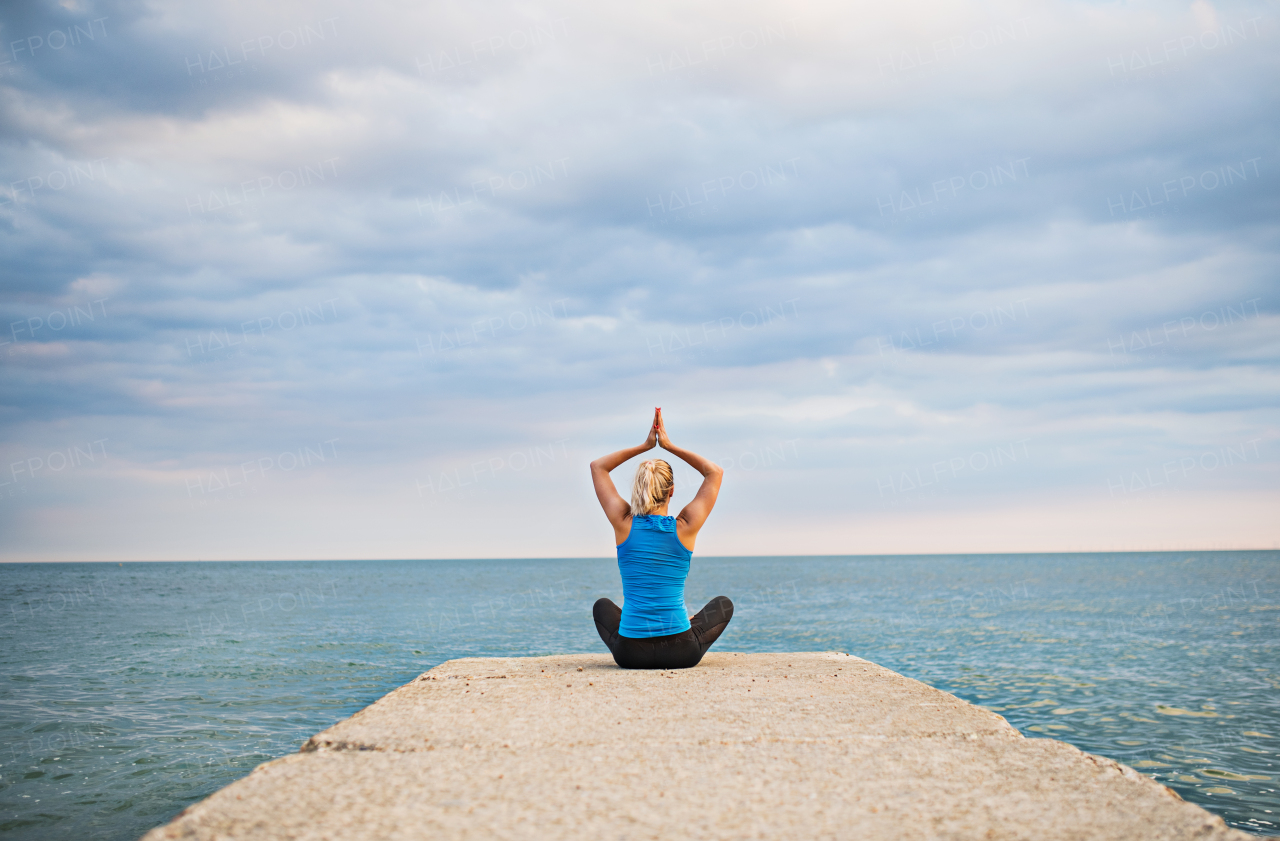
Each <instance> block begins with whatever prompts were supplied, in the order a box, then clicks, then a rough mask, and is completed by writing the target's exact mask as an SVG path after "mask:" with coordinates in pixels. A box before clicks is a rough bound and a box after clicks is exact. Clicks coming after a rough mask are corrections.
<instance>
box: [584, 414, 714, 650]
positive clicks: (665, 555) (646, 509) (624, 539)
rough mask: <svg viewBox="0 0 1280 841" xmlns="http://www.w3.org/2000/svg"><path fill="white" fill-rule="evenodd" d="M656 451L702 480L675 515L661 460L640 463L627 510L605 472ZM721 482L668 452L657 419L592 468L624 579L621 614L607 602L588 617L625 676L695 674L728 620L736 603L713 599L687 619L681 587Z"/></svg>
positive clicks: (701, 464)
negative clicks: (639, 439) (641, 437)
mask: <svg viewBox="0 0 1280 841" xmlns="http://www.w3.org/2000/svg"><path fill="white" fill-rule="evenodd" d="M655 445H661V446H662V448H663V449H665V450H667V451H668V452H670V453H673V454H675V455H677V456H679V457H680V458H681V459H683V460H684V461H685V462H686V463H687V464H689V466H690V467H692V468H693V469H694V470H697V471H698V472H699V473H701V474H702V477H703V479H702V485H701V486H700V487H699V489H698V492H697V494H695V495H694V498H693V500H692V501H691V502H690V503H689V504H688V505H686V506H685V507H684V509H683V510H682V511H681V512H680V514H679V515H678V516H676V517H672V516H670V515H669V514H668V513H667V508H668V507H669V505H670V503H671V499H672V497H673V496H674V494H675V476H674V473H673V472H672V470H671V465H670V464H668V463H667V462H665V461H663V460H661V459H650V460H647V461H644V462H641V464H640V466H639V467H638V468H637V470H636V476H635V481H634V482H633V484H632V490H631V504H630V505H628V504H627V503H626V502H624V501H623V499H622V497H621V496H620V495H619V494H618V491H617V488H615V487H614V485H613V480H612V479H611V478H610V477H609V472H610V471H612V470H613V469H614V468H615V467H617V466H618V465H620V464H622V463H623V462H624V461H627V460H628V459H630V458H633V457H634V456H637V455H639V454H640V453H643V452H646V451H648V450H651V449H653V447H654V446H655ZM723 476H724V471H722V470H721V469H720V468H719V467H718V466H717V465H715V464H713V463H712V462H711V461H709V460H708V459H705V458H703V457H702V456H699V455H698V454H696V453H693V452H690V451H688V450H683V449H680V448H679V447H676V446H674V445H672V443H671V441H670V439H669V438H668V437H667V432H666V428H665V425H664V424H663V420H662V410H661V409H658V410H655V411H654V418H653V426H652V427H650V430H649V437H648V438H647V439H646V440H645V443H644V444H642V445H640V446H638V447H628V448H627V449H624V450H619V451H618V452H616V453H612V454H610V455H607V456H604V457H603V458H599V459H596V460H595V461H593V462H591V478H592V481H593V483H594V484H595V489H596V497H597V498H598V499H599V500H600V506H601V507H602V508H603V509H604V512H605V516H606V517H608V518H609V522H610V524H611V525H613V530H614V538H615V541H614V543H615V545H616V546H617V550H618V572H619V574H620V575H621V577H622V599H623V602H622V603H623V606H622V607H618V606H617V605H616V604H614V602H613V601H612V600H610V599H600V600H599V601H597V602H596V604H595V607H594V610H593V614H594V618H595V623H596V630H597V631H598V632H599V633H600V639H601V640H603V641H604V643H605V645H606V646H608V648H609V651H610V652H612V654H613V659H614V662H616V663H617V664H618V665H619V666H621V667H623V668H629V669H679V668H689V667H691V666H696V665H697V664H698V662H699V661H701V659H702V655H703V654H705V653H706V651H707V649H708V648H710V647H711V644H712V643H714V642H715V641H716V639H718V638H719V636H720V634H721V633H722V632H723V631H724V629H725V628H726V627H727V626H728V624H729V620H730V619H732V618H733V602H731V601H730V600H729V599H728V598H727V597H725V596H717V597H716V598H714V599H712V600H711V601H710V602H708V603H707V605H706V606H705V607H703V609H702V610H700V611H698V613H696V614H695V615H694V616H692V617H686V615H685V606H684V584H685V580H686V579H687V578H688V576H689V567H690V564H691V562H692V560H693V546H694V542H695V541H696V540H697V537H698V532H699V531H700V530H701V528H702V525H703V524H704V523H705V522H706V520H707V517H708V516H709V515H710V514H711V509H712V508H713V507H715V503H716V498H717V496H718V495H719V492H720V482H721V480H722V478H723Z"/></svg>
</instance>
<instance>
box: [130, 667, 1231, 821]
mask: <svg viewBox="0 0 1280 841" xmlns="http://www.w3.org/2000/svg"><path fill="white" fill-rule="evenodd" d="M1251 837H1252V836H1249V835H1246V834H1245V833H1242V832H1238V831H1235V830H1232V829H1230V828H1228V827H1227V826H1226V825H1225V824H1224V823H1223V822H1222V820H1221V819H1220V818H1218V817H1215V816H1213V815H1211V814H1209V813H1208V812H1206V811H1204V810H1203V809H1201V808H1199V807H1198V806H1194V805H1191V804H1189V803H1186V802H1184V801H1183V800H1181V799H1180V798H1179V797H1178V796H1177V795H1176V794H1174V793H1173V792H1172V791H1170V790H1169V789H1167V788H1165V787H1164V786H1162V785H1160V784H1159V783H1156V782H1155V781H1153V780H1151V779H1150V778H1148V777H1146V776H1144V775H1142V774H1140V773H1138V772H1137V771H1134V770H1133V769H1131V768H1128V767H1127V766H1124V765H1120V764H1119V763H1116V762H1113V761H1112V760H1109V759H1104V758H1102V757H1098V756H1093V755H1091V754H1087V753H1083V752H1081V751H1079V750H1077V749H1076V748H1074V747H1071V746H1070V745H1067V744H1064V743H1063V742H1056V741H1052V740H1050V739H1025V738H1023V737H1022V735H1021V734H1020V733H1018V731H1017V730H1015V729H1014V728H1013V727H1012V726H1010V725H1009V724H1008V722H1006V721H1005V720H1004V719H1003V718H1002V717H1001V716H999V715H996V714H995V713H992V712H988V711H986V710H983V709H981V708H979V707H975V706H973V705H972V704H969V703H966V702H965V701H962V700H960V699H959V698H956V697H955V696H953V695H949V694H947V693H945V692H940V691H938V690H936V689H933V688H931V687H929V686H926V685H925V684H923V683H920V682H918V681H914V680H911V679H909V678H906V677H903V676H902V675H899V674H897V673H896V672H892V671H889V670H888V669H884V668H881V667H880V666H877V665H875V664H874V663H871V662H868V661H866V660H861V659H858V658H857V657H851V656H849V655H846V654H837V653H803V654H734V653H732V652H713V653H711V654H708V655H707V657H706V658H705V659H704V660H703V661H702V664H701V665H699V666H698V667H697V668H695V669H685V670H679V671H665V672H659V671H624V670H622V669H619V668H617V667H616V666H615V665H614V664H613V661H612V660H611V659H610V658H609V657H608V655H566V656H557V657H529V658H510V659H503V658H492V659H489V658H485V659H465V660H451V661H449V662H447V663H444V664H442V665H440V666H438V667H436V668H434V669H432V670H431V671H429V672H427V673H426V674H424V675H422V676H421V677H419V678H417V679H416V680H414V681H413V682H412V683H409V684H406V685H405V686H402V687H400V688H399V689H397V690H395V691H394V692H391V693H390V694H388V695H387V696H386V697H384V698H382V699H381V700H379V701H378V702H377V703H375V704H373V705H372V706H370V707H368V708H366V709H364V710H362V711H360V712H358V713H356V714H355V715H354V716H352V717H351V718H349V719H347V720H346V721H343V722H341V723H339V724H338V725H336V726H334V727H331V728H330V729H328V730H325V731H324V732H322V733H320V734H318V735H316V736H314V737H312V738H311V740H310V741H309V742H308V743H307V744H306V746H304V747H303V749H302V752H300V753H298V754H295V755H292V756H287V757H284V758H283V759H277V760H275V761H273V762H268V763H265V764H263V765H261V766H259V767H258V768H256V769H255V770H254V771H253V773H251V774H250V775H249V776H248V777H245V778H244V779H242V780H239V781H238V782H236V783H233V784H232V785H229V786H227V787H226V788H224V789H222V790H221V791H219V792H216V793H215V794H213V795H212V796H210V797H209V798H208V799H206V800H204V801H203V802H201V803H197V804H195V805H193V806H191V807H190V808H188V809H186V810H185V811H184V812H183V813H182V814H180V815H179V816H178V817H177V818H175V819H174V821H173V822H172V823H170V824H168V825H166V826H162V827H159V828H157V829H155V830H152V831H151V832H150V833H148V834H147V835H146V836H145V839H144V841H162V839H166V840H167V839H263V841H266V839H271V841H277V839H335V841H336V839H342V841H356V840H357V839H369V841H386V840H387V839H394V840H395V841H400V839H405V841H407V840H408V839H424V840H425V839H433V841H434V839H444V838H458V839H462V838H466V839H481V838H501V839H583V838H587V839H663V840H664V841H665V840H666V839H679V840H680V841H685V839H704V838H707V839H711V838H715V839H721V838H724V839H728V838H734V839H737V838H742V839H746V838H752V839H755V838H795V839H816V838H850V839H886V841H888V839H895V841H896V839H903V838H912V839H928V838H939V839H984V841H989V840H990V839H1028V841H1030V839H1035V841H1049V839H1089V841H1100V840H1101V839H1116V841H1121V839H1123V841H1137V840H1138V839H1151V841H1172V839H1198V841H1210V839H1212V841H1217V839H1242V840H1243V839H1248V838H1251Z"/></svg>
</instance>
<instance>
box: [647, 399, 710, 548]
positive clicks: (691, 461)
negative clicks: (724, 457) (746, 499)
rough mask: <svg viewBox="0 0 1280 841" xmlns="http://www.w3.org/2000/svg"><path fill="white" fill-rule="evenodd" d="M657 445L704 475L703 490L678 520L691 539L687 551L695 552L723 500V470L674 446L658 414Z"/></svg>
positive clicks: (708, 460) (688, 451)
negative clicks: (704, 528)
mask: <svg viewBox="0 0 1280 841" xmlns="http://www.w3.org/2000/svg"><path fill="white" fill-rule="evenodd" d="M658 445H659V446H660V447H662V449H664V450H666V451H667V452H669V453H671V454H672V455H673V456H677V457H679V458H680V459H681V460H683V461H684V463H685V464H687V465H689V466H690V467H692V468H693V469H694V470H696V471H698V472H699V473H701V474H702V486H701V487H699V488H698V492H697V493H696V494H694V497H693V499H692V500H690V502H689V504H688V505H686V506H685V507H684V508H683V509H682V510H681V511H680V516H679V517H677V518H676V519H677V520H678V521H680V522H681V523H682V524H683V525H684V530H685V533H686V534H687V535H688V537H689V544H690V545H689V547H688V548H690V549H692V548H693V546H692V543H693V541H694V539H696V538H697V536H698V532H699V531H700V530H701V529H702V524H703V523H705V522H706V521H707V518H708V517H710V516H711V509H712V508H715V506H716V498H717V497H719V496H720V481H721V480H722V479H723V478H724V469H723V468H721V467H720V465H718V464H716V463H715V462H713V461H712V460H711V459H709V458H703V457H702V456H700V455H698V454H697V453H695V452H692V451H690V450H686V449H684V448H683V447H677V446H676V445H674V444H672V443H671V439H670V438H668V437H667V427H666V424H664V423H663V422H662V414H661V412H659V413H658Z"/></svg>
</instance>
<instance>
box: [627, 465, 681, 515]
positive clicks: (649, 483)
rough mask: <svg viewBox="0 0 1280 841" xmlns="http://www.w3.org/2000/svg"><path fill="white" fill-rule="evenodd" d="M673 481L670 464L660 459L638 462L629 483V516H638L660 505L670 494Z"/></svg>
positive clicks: (673, 484) (674, 481)
mask: <svg viewBox="0 0 1280 841" xmlns="http://www.w3.org/2000/svg"><path fill="white" fill-rule="evenodd" d="M675 483H676V478H675V476H674V475H673V474H672V473H671V465H669V464H667V463H666V462H665V461H663V460H662V459H660V458H651V459H649V460H648V461H642V462H640V466H639V467H637V468H636V479H635V481H634V482H632V484H631V516H633V517H640V516H643V515H645V514H648V513H649V512H650V511H652V510H653V509H655V508H658V507H659V506H661V505H662V503H664V502H666V500H667V497H669V496H671V489H672V487H674V486H675Z"/></svg>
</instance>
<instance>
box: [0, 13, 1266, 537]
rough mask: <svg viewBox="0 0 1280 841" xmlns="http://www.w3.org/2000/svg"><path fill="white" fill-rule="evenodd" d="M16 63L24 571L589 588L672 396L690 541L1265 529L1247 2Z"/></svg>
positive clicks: (10, 279) (410, 30)
mask: <svg viewBox="0 0 1280 841" xmlns="http://www.w3.org/2000/svg"><path fill="white" fill-rule="evenodd" d="M0 26H2V28H0V35H3V40H4V43H5V44H6V45H7V52H6V53H5V54H4V55H2V56H0V60H4V61H3V63H0V111H2V112H3V114H4V119H3V120H2V121H0V127H2V128H0V167H2V168H3V172H4V177H3V185H2V186H0V249H2V250H3V254H4V261H3V265H4V269H3V272H4V274H3V277H4V283H3V294H2V295H0V318H2V321H0V342H3V344H0V360H2V362H0V364H3V373H2V374H0V377H2V379H3V383H4V392H3V394H4V399H3V403H2V405H0V422H2V424H3V427H2V429H3V431H2V432H0V457H2V459H0V461H2V463H0V482H4V484H0V503H3V504H0V530H3V533H4V534H5V536H6V537H5V541H4V544H3V548H4V556H5V557H6V558H9V559H15V560H16V559H28V558H29V559H61V558H129V557H140V558H159V557H165V558H186V557H204V558H209V557H337V556H343V557H347V556H349V557H419V556H442V555H451V556H493V555H503V554H516V555H564V554H577V555H581V554H587V555H596V554H599V555H604V554H608V552H609V546H608V544H607V542H602V541H607V536H603V537H602V536H600V535H597V534H596V533H594V532H593V531H592V530H591V528H592V525H593V524H594V525H598V523H596V522H595V521H596V520H597V519H598V515H597V514H596V512H594V511H593V510H592V506H593V505H594V502H593V500H592V498H591V494H590V489H589V486H588V484H587V483H586V482H585V470H584V468H583V464H584V463H585V461H586V460H588V459H589V458H591V457H593V456H594V455H598V454H599V453H600V452H603V451H605V450H609V449H614V448H616V447H618V446H622V445H624V444H626V443H629V442H630V441H631V440H632V439H633V438H636V437H637V436H638V435H639V433H640V432H642V431H643V428H644V425H645V424H646V422H647V413H648V412H650V411H651V408H652V406H653V405H659V404H660V405H663V406H664V408H665V410H666V412H667V414H668V416H669V418H670V419H671V423H672V427H673V432H675V431H677V430H678V433H679V434H680V435H681V436H682V440H684V441H685V442H686V443H687V444H688V445H689V446H693V447H695V448H697V449H700V450H705V451H706V452H707V453H709V454H711V455H712V456H713V457H715V458H720V459H722V460H725V461H726V463H727V464H731V465H732V469H730V471H729V476H730V484H729V485H728V486H727V489H726V495H725V497H724V499H725V502H724V504H723V508H724V511H723V513H722V514H718V519H720V521H721V522H722V523H723V526H722V529H723V531H722V532H721V533H720V535H719V536H715V535H709V536H708V539H707V541H706V543H705V549H704V551H711V552H716V551H718V552H748V553H754V552H800V551H806V552H826V553H857V552H863V551H877V552H884V551H904V552H906V551H943V550H946V551H951V550H973V551H981V550H1010V549H1046V550H1052V549H1059V548H1063V547H1067V546H1078V545H1080V542H1079V535H1080V533H1081V531H1082V530H1084V531H1090V530H1092V532H1093V533H1096V534H1097V535H1098V537H1097V540H1098V543H1097V544H1096V545H1097V546H1099V547H1101V546H1104V545H1126V546H1132V545H1137V544H1141V545H1150V546H1157V545H1159V546H1164V545H1185V546H1188V547H1190V546H1204V545H1210V544H1212V545H1221V544H1223V543H1231V542H1233V541H1234V542H1235V543H1236V544H1238V545H1240V546H1260V545H1266V546H1271V545H1277V540H1278V539H1280V538H1278V536H1277V535H1276V533H1275V531H1274V526H1272V525H1268V524H1266V523H1265V522H1264V521H1263V520H1262V519H1261V518H1259V517H1254V516H1253V515H1252V514H1251V513H1250V512H1255V511H1264V510H1267V506H1271V508H1274V502H1275V490H1274V489H1275V483H1274V475H1275V453H1274V448H1275V446H1276V442H1277V438H1278V437H1280V436H1277V417H1276V410H1275V399H1274V398H1275V394H1276V393H1277V391H1276V386H1277V351H1278V350H1280V348H1278V346H1277V341H1276V339H1275V336H1276V335H1277V331H1276V326H1277V305H1276V299H1275V278H1276V267H1277V259H1276V245H1275V243H1276V242H1277V237H1276V219H1277V212H1276V211H1277V206H1276V205H1277V196H1278V195H1280V194H1278V193H1277V190H1276V187H1275V179H1276V178H1277V177H1278V175H1277V172H1278V171H1277V164H1278V163H1280V149H1277V145H1276V137H1277V136H1278V135H1277V131H1276V128H1277V125H1276V117H1275V115H1276V114H1277V113H1280V108H1277V104H1278V103H1277V102H1276V97H1277V94H1276V91H1277V89H1278V88H1277V86H1276V85H1275V84H1274V83H1273V82H1274V80H1275V79H1276V78H1277V58H1276V50H1275V49H1274V47H1275V42H1276V38H1277V37H1280V32H1277V30H1276V23H1275V21H1274V19H1273V17H1271V16H1269V13H1268V10H1267V8H1266V7H1265V6H1263V5H1260V4H1254V3H1230V2H1224V3H1217V4H1211V3H1208V2H1205V0H1198V1H1197V2H1195V3H1192V4H1190V5H1183V6H1168V7H1164V8H1162V9H1160V10H1155V9H1146V8H1143V9H1139V8H1136V7H1135V8H1129V7H1115V6H1087V7H1086V6H1077V5H1069V4H1061V3H1059V4H1050V5H1049V6H1044V5H1043V4H1040V5H1034V6H1032V5H1027V4H1014V5H1012V6H1008V5H1006V6H1002V7H999V8H997V7H994V6H990V5H983V4H962V5H960V6H954V5H953V6H948V7H945V8H943V7H938V8H936V9H933V10H932V12H931V13H930V14H920V15H916V14H912V15H908V14H906V13H905V12H903V11H901V10H897V9H895V8H883V9H873V10H861V11H857V12H855V11H854V10H851V9H847V8H845V7H841V6H838V5H833V6H830V7H825V6H824V7H813V8H809V7H806V8H805V9H801V10H797V9H795V8H793V7H787V6H784V5H779V4H775V3H767V2H761V3H754V4H747V5H737V6H734V7H733V8H732V9H728V8H725V9H718V8H712V7H706V8H697V9H690V8H688V7H687V6H676V5H670V6H666V5H661V4H659V5H648V6H645V7H643V8H640V7H637V8H633V9H613V10H609V11H605V10H601V9H600V8H598V7H596V6H592V5H588V4H577V3H563V4H547V5H543V6H540V7H531V6H512V5H509V4H507V5H503V4H497V5H490V6H488V7H485V8H477V7H473V6H472V5H470V4H456V3H455V4H450V3H440V4H434V5H429V6H425V7H414V8H408V9H406V8H398V7H394V6H390V5H378V4H375V5H372V6H368V5H361V6H359V7H356V6H351V5H349V4H345V3H332V4H321V5H319V6H317V5H315V4H302V3H275V4H272V5H271V6H270V8H268V9H265V10H258V11H245V10H237V9H230V8H223V7H220V6H212V7H207V8H206V7H199V8H196V7H192V8H187V7H184V6H181V5H172V4H170V5H165V4H160V5H155V4H152V5H141V4H137V3H128V2H112V3H106V2H102V3H98V2H82V3H78V4H62V5H55V4H43V5H41V4H27V5H25V6H23V7H22V8H21V9H19V10H14V11H9V10H6V11H5V13H4V16H3V18H0ZM77 27H79V29H77ZM55 33H65V35H66V37H65V38H64V37H62V36H61V35H57V34H55ZM90 33H92V37H90ZM55 45H57V46H55ZM95 441H97V442H101V443H99V444H96V445H94V444H93V442H95ZM326 442H329V443H326ZM91 445H92V446H97V447H98V452H99V456H98V458H97V459H96V460H86V457H84V456H80V455H77V450H76V449H75V448H76V447H79V448H80V452H84V451H85V448H86V447H90V446H91ZM1246 445H1247V448H1248V457H1247V458H1246V457H1243V456H1240V457H1237V456H1238V454H1240V453H1242V452H1243V450H1242V448H1245V447H1246ZM68 448H71V449H70V450H69V451H68ZM324 448H327V449H324ZM1233 448H1234V449H1233ZM1228 451H1229V452H1230V453H1231V454H1233V455H1230V456H1227V455H1225V454H1227V453H1228ZM68 452H70V455H69V456H68V457H67V458H60V457H55V456H54V455H53V454H54V453H68ZM316 452H325V453H327V456H326V458H324V459H319V458H317V457H314V456H312V455H309V453H316ZM286 453H294V454H295V455H296V454H298V453H301V454H302V455H301V456H298V457H297V458H295V459H294V460H293V462H296V463H294V466H293V467H292V468H285V467H284V466H283V464H288V463H291V462H290V459H289V458H287V457H285V456H284V455H283V454H286ZM521 453H523V454H524V455H522V456H518V455H517V454H521ZM549 453H550V454H551V455H549ZM1207 453H1216V454H1218V455H1216V456H1215V458H1216V459H1217V462H1218V463H1217V466H1215V467H1213V468H1212V469H1210V468H1209V467H1208V466H1207V465H1209V464H1210V463H1213V461H1214V460H1213V459H1210V458H1208V457H1207V456H1206V454H1207ZM1014 455H1016V458H1014ZM1226 458H1229V459H1230V460H1231V463H1230V464H1226V463H1223V460H1224V459H1226ZM993 459H994V460H995V461H998V462H999V464H994V463H993ZM1186 459H1193V460H1198V461H1196V466H1195V467H1193V468H1187V467H1186V466H1185V465H1186V464H1187V462H1186ZM282 460H283V462H282ZM1201 461H1203V464H1201ZM304 462H305V463H304ZM54 464H59V465H61V466H59V467H56V468H55V467H54V466H53V465H54ZM1170 464H1173V465H1174V466H1173V467H1172V468H1169V467H1168V465H1170ZM255 465H256V467H255ZM980 465H981V469H979V466H980ZM250 467H252V469H250ZM1153 470H1154V471H1155V472H1154V473H1151V471H1153ZM236 471H238V473H237V472H236ZM1170 471H1172V472H1170ZM1139 474H1140V475H1142V476H1145V475H1147V474H1150V475H1152V476H1164V477H1165V480H1166V481H1165V482H1164V483H1163V484H1159V485H1156V484H1151V486H1150V487H1148V486H1146V485H1145V484H1144V485H1143V486H1142V487H1138V485H1136V484H1135V483H1134V481H1133V477H1134V476H1135V475H1139ZM218 475H222V476H223V477H224V479H223V480H222V482H221V484H218V485H217V486H216V487H215V484H216V483H215V482H214V481H212V480H211V478H210V477H215V478H216V476H218ZM237 475H238V476H239V478H240V480H241V481H240V482H239V483H238V484H231V479H232V478H234V477H235V476H237ZM449 475H455V476H456V477H457V481H456V482H454V486H450V487H449V488H447V489H443V490H442V489H441V488H442V487H443V484H444V482H443V481H442V480H441V478H440V477H441V476H446V477H447V476H449ZM917 475H918V476H919V477H920V481H919V485H920V486H919V487H916V486H915V485H916V484H917V482H916V481H915V480H911V481H907V482H904V481H903V477H904V476H907V477H914V476H917ZM930 476H932V478H933V481H932V482H931V483H930V484H929V485H924V484H923V479H925V478H928V477H930ZM433 477H434V478H433ZM468 477H469V479H470V481H469V482H467V483H465V484H464V483H463V479H466V478H468ZM1116 477H1121V478H1120V479H1117V478H1116ZM690 481H691V477H689V476H687V475H686V476H685V478H684V480H683V482H682V484H688V483H689V482H690ZM1117 482H1120V483H1121V484H1120V485H1117V484H1116V483H1117ZM193 483H194V484H193ZM424 483H425V485H424ZM908 485H911V487H908ZM424 486H425V487H427V488H428V490H426V491H424V490H423V488H424ZM1117 487H1120V488H1121V490H1117ZM1187 512H1199V513H1198V514H1196V515H1193V516H1188V513H1187ZM959 522H969V523H973V524H974V525H973V526H972V527H971V528H970V527H962V526H957V525H956V524H957V523H959ZM548 523H561V524H562V526H557V527H556V528H550V527H548V526H547V525H546V524H548ZM1009 523H1013V524H1015V525H1014V526H1013V527H1011V528H1005V527H1003V526H1002V525H1001V524H1004V525H1007V524H1009ZM126 524H127V525H126ZM237 535H239V537H237ZM948 540H950V541H951V542H950V543H948V542H947V541H948ZM1108 541H1109V542H1108ZM700 546H703V544H702V543H700Z"/></svg>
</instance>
